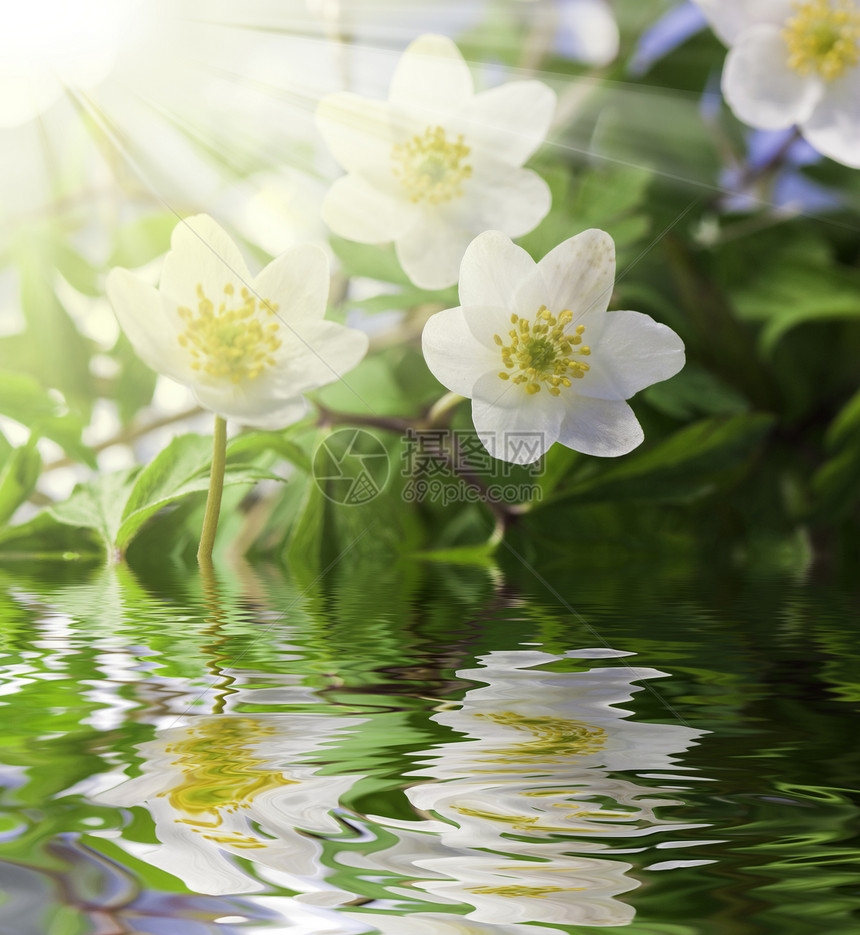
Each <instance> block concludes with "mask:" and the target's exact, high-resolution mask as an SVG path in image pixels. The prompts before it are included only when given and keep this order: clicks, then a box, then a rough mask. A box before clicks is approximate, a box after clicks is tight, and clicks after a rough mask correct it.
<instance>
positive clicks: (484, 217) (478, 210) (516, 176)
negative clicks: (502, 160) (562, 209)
mask: <svg viewBox="0 0 860 935" xmlns="http://www.w3.org/2000/svg"><path fill="white" fill-rule="evenodd" d="M551 206H552V194H551V193H550V190H549V185H547V183H546V182H545V181H544V180H543V179H542V178H541V177H540V176H539V175H538V174H537V173H536V172H532V170H531V169H515V168H507V167H505V168H504V171H503V172H501V173H500V172H495V173H494V174H493V175H492V176H491V175H490V174H489V173H487V175H476V176H475V177H473V178H472V179H470V180H469V186H468V188H467V190H466V197H464V198H463V203H462V205H457V204H455V205H454V210H453V211H452V214H453V213H455V212H456V213H457V214H458V215H459V216H460V217H462V218H463V223H464V226H468V227H469V228H470V229H471V230H473V231H480V230H501V231H504V232H505V233H506V234H508V235H509V236H511V237H521V236H522V235H523V234H527V233H528V232H529V231H530V230H534V228H536V227H537V226H538V224H540V222H541V221H542V220H543V219H544V218H545V217H546V215H547V214H548V213H549V209H550V207H551ZM466 219H468V220H466Z"/></svg>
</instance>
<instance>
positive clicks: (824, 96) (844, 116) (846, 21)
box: [696, 0, 860, 167]
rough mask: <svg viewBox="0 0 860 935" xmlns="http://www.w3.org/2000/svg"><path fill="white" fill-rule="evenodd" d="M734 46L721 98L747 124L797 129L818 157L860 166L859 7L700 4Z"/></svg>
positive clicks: (838, 0) (846, 1) (798, 1)
mask: <svg viewBox="0 0 860 935" xmlns="http://www.w3.org/2000/svg"><path fill="white" fill-rule="evenodd" d="M696 2H697V3H698V5H699V6H700V7H701V8H702V11H703V12H704V14H705V15H706V16H707V17H708V19H709V21H710V23H711V25H712V27H713V29H714V31H715V32H716V33H717V35H718V36H719V37H720V38H721V39H722V40H723V42H725V43H726V45H728V46H730V49H729V53H728V56H727V57H726V64H725V67H724V69H723V94H724V95H725V98H726V101H727V102H728V104H729V106H730V107H731V108H732V110H733V111H734V112H735V114H736V115H737V116H738V117H739V118H740V119H741V120H743V121H744V122H745V123H748V124H750V125H751V126H753V127H761V128H762V129H765V130H776V129H780V128H782V127H790V126H792V125H795V124H796V125H797V126H798V127H799V128H800V130H801V132H802V133H803V135H804V137H806V139H807V140H808V141H809V142H810V143H811V144H812V145H813V146H814V147H815V148H816V149H817V150H818V151H819V152H821V153H823V154H824V155H825V156H829V157H830V158H831V159H835V160H836V161H837V162H842V163H844V164H845V165H849V166H854V167H860V2H857V0H755V2H749V0H696Z"/></svg>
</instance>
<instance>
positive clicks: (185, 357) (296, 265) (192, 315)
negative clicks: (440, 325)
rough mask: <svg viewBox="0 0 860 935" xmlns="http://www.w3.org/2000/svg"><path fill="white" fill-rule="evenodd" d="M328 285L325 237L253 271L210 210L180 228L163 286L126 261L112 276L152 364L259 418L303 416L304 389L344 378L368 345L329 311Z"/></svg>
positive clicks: (205, 399) (251, 419) (212, 400)
mask: <svg viewBox="0 0 860 935" xmlns="http://www.w3.org/2000/svg"><path fill="white" fill-rule="evenodd" d="M328 289H329V276H328V261H327V260H326V256H325V254H324V253H323V251H322V250H321V249H320V248H319V247H315V246H313V245H303V246H297V247H293V248H292V249H291V250H288V251H287V252H286V253H284V254H283V255H282V256H280V257H278V259H276V260H273V261H272V262H271V263H270V264H269V265H268V266H267V267H266V268H265V269H264V270H263V271H262V272H261V273H259V274H258V275H257V276H256V277H252V276H251V274H250V273H249V272H248V268H247V267H246V265H245V261H244V259H243V258H242V255H241V253H240V252H239V250H238V249H237V247H236V245H235V244H234V243H233V241H232V240H230V238H229V237H228V236H227V234H226V233H225V232H224V231H223V230H222V229H221V228H220V227H219V226H218V225H217V224H216V223H215V222H214V221H213V220H212V219H211V218H210V217H208V216H206V215H196V216H194V217H191V218H187V219H185V220H184V221H182V222H181V223H180V224H178V225H177V226H176V228H175V229H174V231H173V237H172V240H171V249H170V252H169V253H168V254H167V256H166V257H165V260H164V266H163V268H162V273H161V283H160V285H159V287H158V289H156V288H154V287H153V286H151V285H149V284H148V283H146V282H144V281H143V280H142V279H139V278H138V277H137V276H135V275H134V274H133V273H131V272H129V271H128V270H125V269H114V270H111V272H110V274H109V275H108V278H107V293H108V298H109V299H110V301H111V304H112V305H113V307H114V310H115V312H116V315H117V318H118V319H119V322H120V325H121V326H122V328H123V330H124V331H125V333H126V334H127V335H128V337H129V340H130V341H131V343H132V345H133V346H134V348H135V350H136V351H137V353H138V354H139V355H140V357H141V358H142V359H143V360H144V362H145V363H146V364H148V365H149V366H150V367H152V368H153V369H154V370H157V371H158V372H159V373H162V374H164V375H165V376H168V377H170V378H171V379H173V380H176V381H177V382H178V383H182V384H184V385H186V386H189V387H191V388H192V389H193V391H194V394H195V396H196V397H197V400H198V401H199V403H200V405H201V406H203V407H205V408H206V409H210V410H212V411H213V412H215V413H217V414H218V415H221V416H224V417H230V418H235V419H238V420H240V421H242V422H244V423H246V424H248V425H256V426H260V427H281V426H284V425H288V424H290V423H292V422H295V421H296V420H297V419H299V418H301V416H302V415H303V414H304V413H305V411H306V408H307V403H306V400H305V399H304V398H303V395H302V394H303V393H306V392H307V391H309V390H312V389H315V388H316V387H319V386H323V385H325V384H327V383H331V382H333V381H335V380H337V379H339V378H340V377H341V376H343V374H344V373H346V371H348V370H350V369H351V368H352V367H354V366H355V365H356V364H357V363H358V362H359V361H360V360H361V358H362V357H363V356H364V354H365V352H366V350H367V343H368V342H367V336H366V335H364V334H362V333H361V332H360V331H354V330H353V329H351V328H345V327H343V326H342V325H338V324H336V323H334V322H330V321H324V320H323V316H324V315H325V310H326V298H327V296H328Z"/></svg>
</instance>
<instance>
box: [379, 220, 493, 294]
mask: <svg viewBox="0 0 860 935" xmlns="http://www.w3.org/2000/svg"><path fill="white" fill-rule="evenodd" d="M474 233H475V232H474V230H473V229H471V228H469V229H464V228H462V227H455V226H451V225H450V224H446V223H445V220H444V218H442V217H440V216H439V215H438V214H431V213H430V212H429V211H428V212H425V213H424V214H423V215H421V217H420V218H419V220H418V223H417V224H415V225H414V226H413V227H411V228H410V229H409V230H407V231H406V232H405V233H404V234H402V235H401V236H400V237H398V238H397V240H396V241H395V243H394V246H395V249H396V252H397V259H398V260H399V261H400V265H401V266H402V267H403V272H404V273H406V275H407V276H408V277H409V278H410V279H411V280H412V282H413V283H415V285H416V286H418V287H419V288H420V289H444V288H446V287H447V286H453V285H454V283H455V282H456V281H457V276H458V274H459V271H460V261H461V260H462V259H463V254H464V253H465V252H466V247H467V246H468V245H469V242H470V241H471V239H472V237H473V235H474Z"/></svg>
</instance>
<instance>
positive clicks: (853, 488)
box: [812, 441, 860, 518]
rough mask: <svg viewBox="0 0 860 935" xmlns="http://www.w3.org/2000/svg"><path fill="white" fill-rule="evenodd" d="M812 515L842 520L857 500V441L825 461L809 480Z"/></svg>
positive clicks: (859, 471)
mask: <svg viewBox="0 0 860 935" xmlns="http://www.w3.org/2000/svg"><path fill="white" fill-rule="evenodd" d="M812 492H813V493H814V494H815V497H816V501H815V510H814V515H816V516H819V517H820V516H821V515H827V516H829V517H835V518H844V517H846V516H848V515H849V513H851V511H852V510H853V509H854V507H855V506H856V504H857V502H858V501H860V441H858V443H857V444H855V445H852V446H850V447H845V448H844V449H843V450H842V451H840V452H839V453H838V454H836V455H835V456H834V457H832V458H830V459H829V460H828V461H826V462H825V463H824V464H823V465H822V466H821V468H819V470H818V471H817V472H816V473H815V475H814V476H813V478H812Z"/></svg>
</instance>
